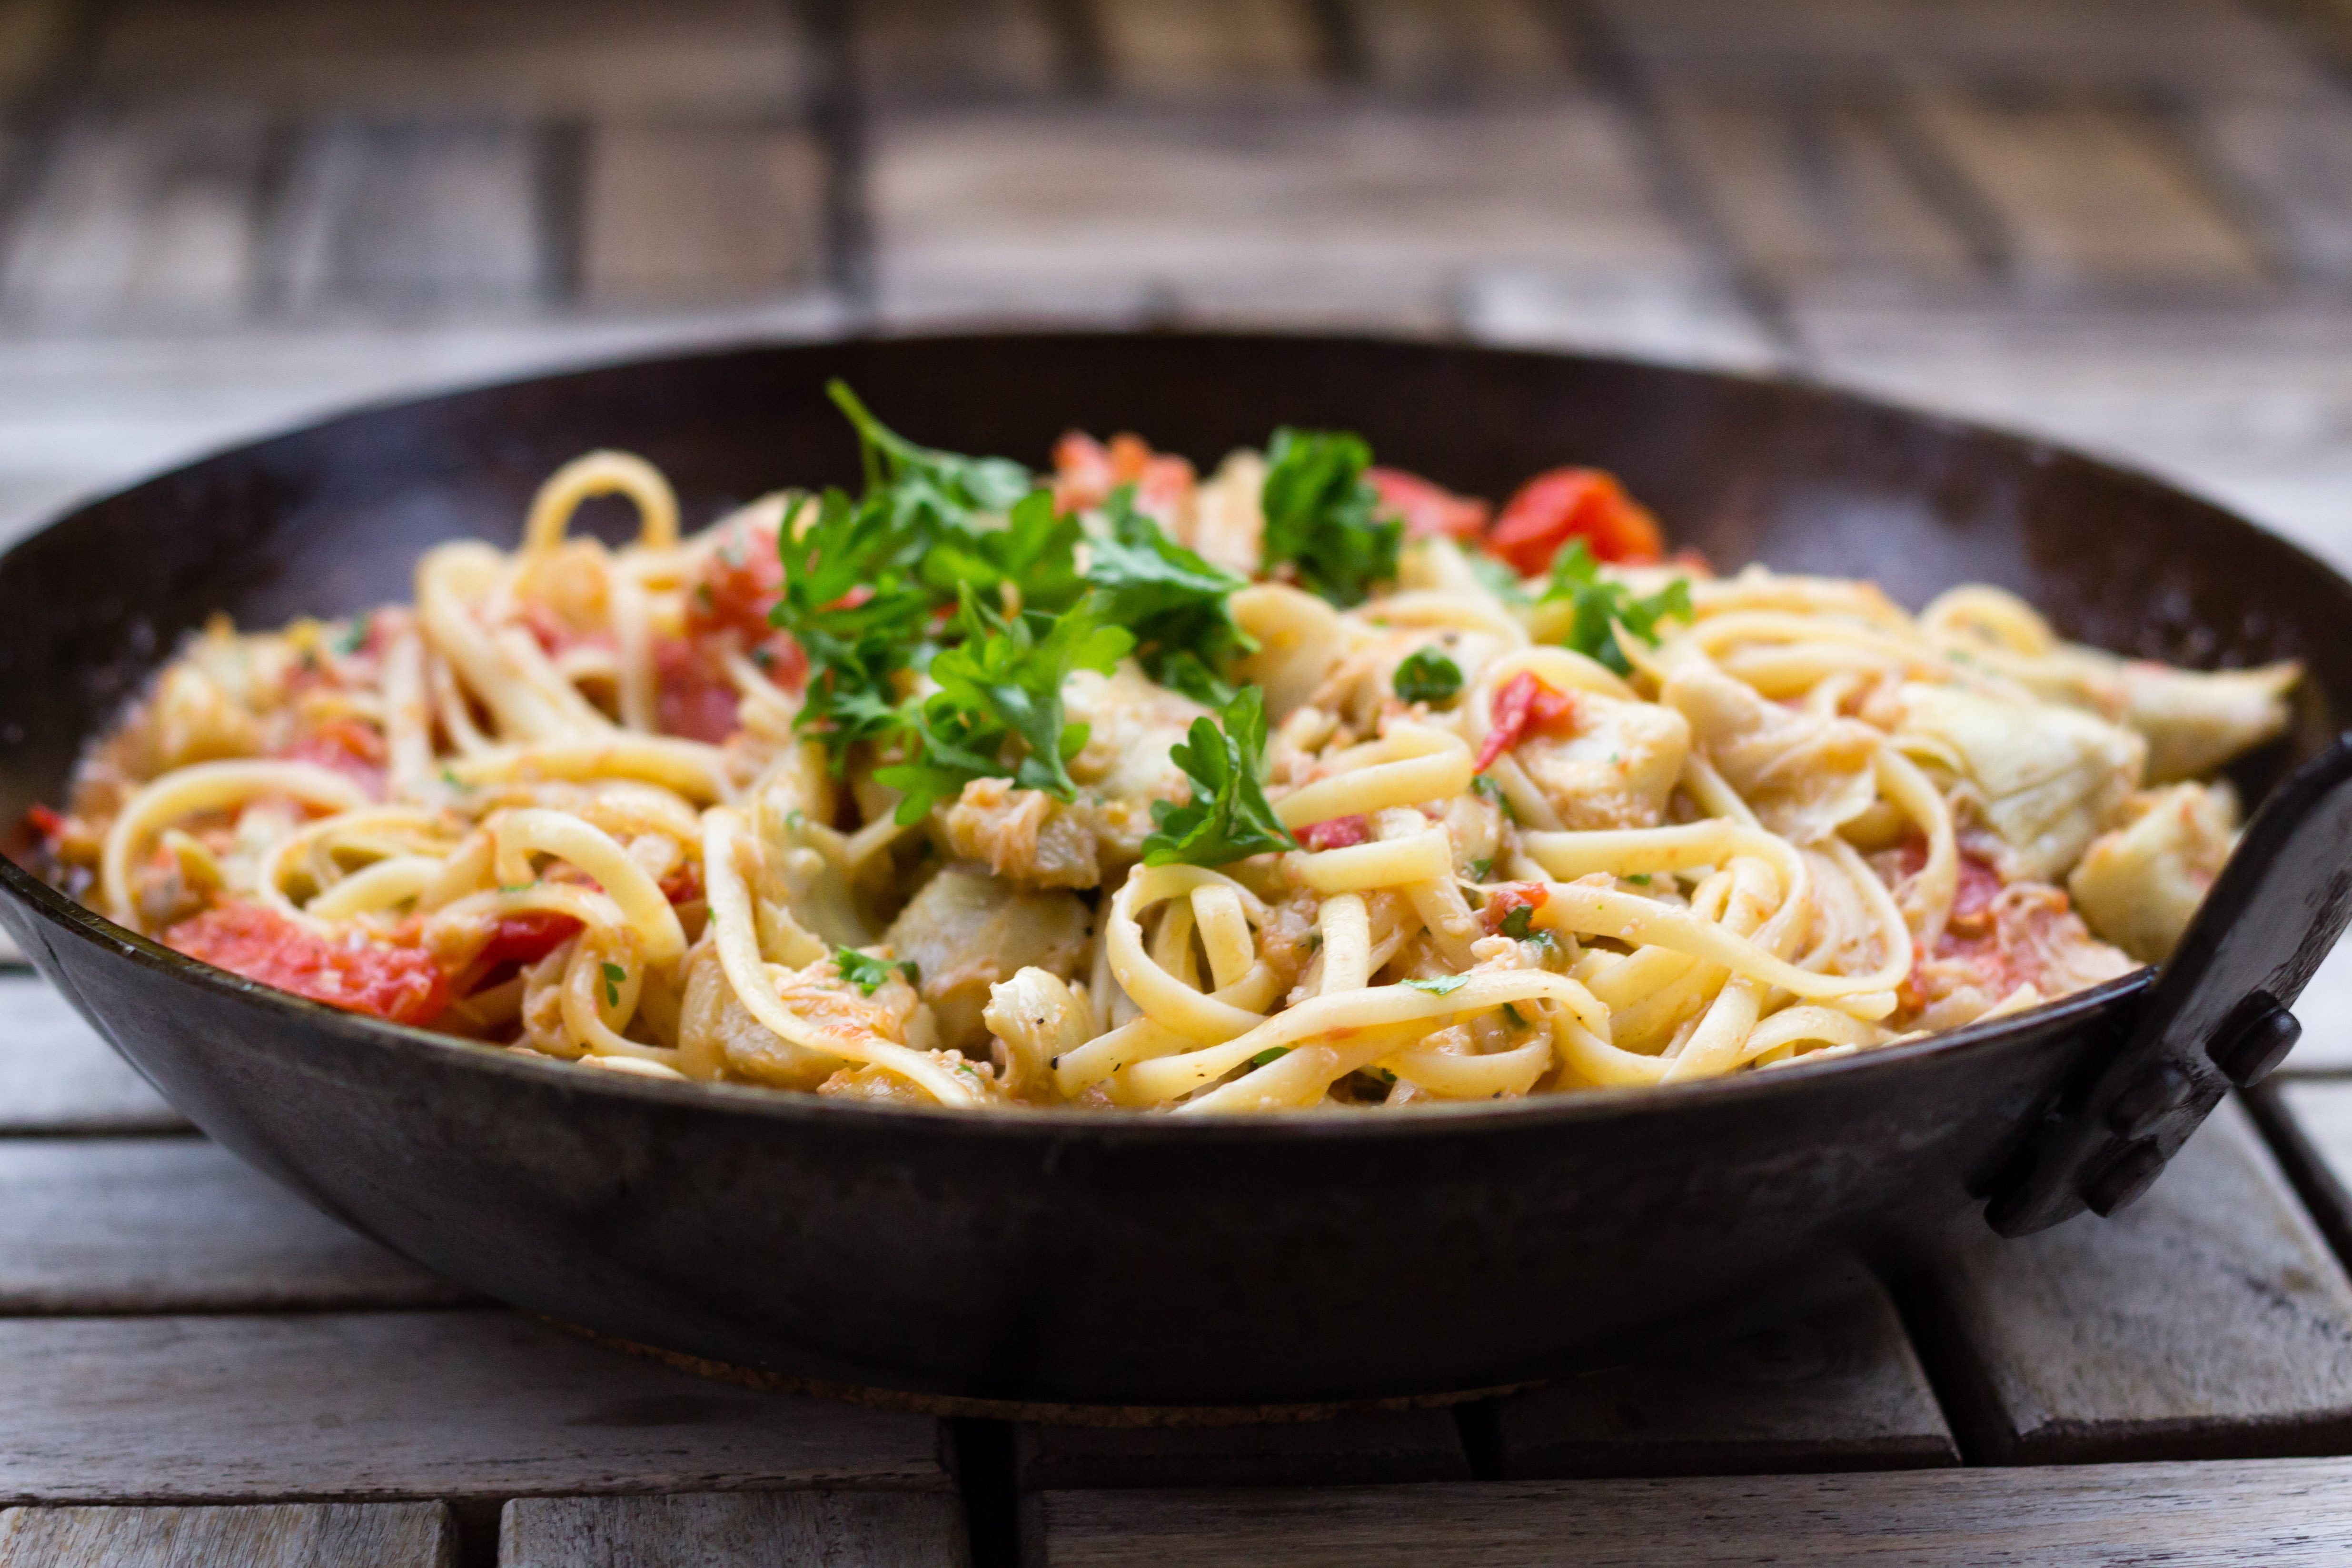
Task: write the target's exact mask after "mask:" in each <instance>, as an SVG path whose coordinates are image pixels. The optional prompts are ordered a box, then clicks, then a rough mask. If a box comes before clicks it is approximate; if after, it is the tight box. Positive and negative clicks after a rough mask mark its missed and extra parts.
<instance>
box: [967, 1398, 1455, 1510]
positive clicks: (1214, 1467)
mask: <svg viewBox="0 0 2352 1568" xmlns="http://www.w3.org/2000/svg"><path fill="white" fill-rule="evenodd" d="M1470 1475H1471V1471H1470V1459H1469V1456H1468V1455H1467V1454H1465V1452H1464V1451H1463V1447H1462V1435H1461V1432H1460V1429H1459V1428H1458V1427H1456V1426H1455V1425H1454V1413H1453V1411H1451V1410H1444V1409H1438V1410H1389V1411H1378V1412H1372V1413H1367V1414H1364V1415H1343V1416H1339V1417H1338V1418H1336V1419H1333V1420H1329V1421H1299V1422H1288V1423H1284V1424H1281V1425H1275V1426H1135V1427H1093V1426H1037V1425H1034V1424H1031V1423H1027V1422H1024V1423H1022V1424H1021V1425H1019V1426H1015V1427H1014V1428H1013V1478H1014V1482H1015V1484H1016V1485H1017V1486H1018V1487H1019V1488H1020V1489H1021V1490H1023V1491H1025V1492H1028V1491H1058V1490H1063V1489H1075V1488H1120V1487H1247V1486H1359V1485H1372V1484H1377V1483H1382V1482H1391V1481H1466V1480H1468V1479H1470Z"/></svg>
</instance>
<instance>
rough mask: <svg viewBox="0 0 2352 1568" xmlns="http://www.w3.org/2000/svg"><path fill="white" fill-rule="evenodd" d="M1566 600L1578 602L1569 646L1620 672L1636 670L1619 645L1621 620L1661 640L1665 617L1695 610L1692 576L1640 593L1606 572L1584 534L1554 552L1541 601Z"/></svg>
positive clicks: (1680, 616) (1686, 614)
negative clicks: (1604, 575)
mask: <svg viewBox="0 0 2352 1568" xmlns="http://www.w3.org/2000/svg"><path fill="white" fill-rule="evenodd" d="M1562 600H1567V601H1569V602H1570V604H1571V605H1572V606H1573V614H1572V616H1571V618H1570V622H1569V628H1568V638H1567V644H1568V646H1569V647H1571V648H1574V649H1575V650H1576V651H1577V652H1579V653H1580V654H1583V655H1585V656H1587V657H1588V658H1596V659H1599V660H1600V661H1601V663H1602V664H1605V665H1607V666H1608V667H1609V668H1611V669H1613V670H1615V671H1616V672H1617V673H1618V674H1620V675H1631V674H1633V665H1632V663H1631V662H1629V661H1628V660H1627V659H1626V658H1625V650H1624V649H1622V648H1621V647H1618V646H1617V634H1616V631H1615V626H1617V625H1622V626H1624V628H1625V629H1626V630H1627V631H1629V632H1631V633H1633V635H1634V636H1635V637H1640V638H1641V639H1642V640H1643V642H1647V643H1655V642H1656V641H1657V640H1658V635H1657V632H1658V623H1659V622H1660V621H1662V620H1668V619H1673V620H1683V621H1687V620H1689V619H1690V615H1691V598H1690V583H1689V581H1688V580H1687V579H1685V578H1682V577H1677V578H1675V580H1674V581H1673V582H1671V583H1669V584H1666V585H1665V586H1664V587H1663V588H1661V589H1659V590H1658V591H1657V592H1656V593H1654V594H1650V595H1644V596H1643V597H1640V598H1636V597H1635V596H1634V595H1633V590H1632V589H1630V588H1628V587H1626V586H1625V584H1622V583H1619V582H1615V581H1612V580H1610V579H1607V578H1603V577H1602V576H1601V564H1600V563H1599V562H1597V561H1595V560H1593V558H1592V552H1591V550H1589V549H1587V548H1586V547H1585V543H1584V541H1582V540H1581V539H1577V540H1571V541H1570V542H1569V546H1568V548H1567V549H1565V550H1563V551H1561V552H1559V554H1558V555H1556V556H1554V557H1553V558H1552V563H1551V579H1550V581H1549V583H1548V584H1546V585H1545V587H1544V594H1543V598H1542V599H1541V600H1540V601H1539V603H1541V604H1545V605H1552V604H1558V603H1559V602H1560V601H1562Z"/></svg>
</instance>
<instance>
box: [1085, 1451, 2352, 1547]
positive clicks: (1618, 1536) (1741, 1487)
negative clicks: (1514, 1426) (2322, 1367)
mask: <svg viewBox="0 0 2352 1568" xmlns="http://www.w3.org/2000/svg"><path fill="white" fill-rule="evenodd" d="M1041 1514H1042V1521H1043V1525H1044V1530H1045V1540H1044V1553H1043V1557H1044V1561H1045V1563H1047V1564H1049V1565H1050V1568H1140V1565H1142V1564H1147V1563H1148V1564H1151V1565H1152V1568H1193V1565H1196V1564H1197V1565H1198V1568H1227V1565H1229V1564H1233V1563H1265V1564H1269V1565H1276V1564H1278V1565H1280V1568H1319V1565H1321V1564H1330V1565H1331V1568H1340V1565H1342V1564H1346V1565H1349V1568H1359V1565H1361V1564H1367V1563H1412V1564H1414V1565H1415V1568H1455V1565H1457V1564H1458V1565H1461V1568H1471V1565H1474V1564H1475V1565H1478V1568H1484V1565H1486V1564H1489V1563H1575V1564H1577V1565H1578V1568H1653V1565H1654V1564H1658V1563H1674V1564H1676V1565H1677V1568H1707V1565H1720V1568H1734V1565H1737V1568H1753V1565H1754V1564H1758V1563H1806V1564H1808V1565H1809V1568H1865V1565H1867V1568H1879V1565H1881V1564H1885V1563H1916V1564H1921V1565H1925V1564H1931V1563H1932V1564H1942V1563H2065V1564H2067V1568H2126V1565H2137V1564H2146V1563H2178V1564H2183V1565H2188V1564H2206V1565H2210V1568H2224V1565H2234V1568H2252V1565H2254V1564H2257V1563H2260V1564H2264V1565H2284V1564H2300V1563H2309V1564H2321V1563H2340V1562H2342V1561H2343V1560H2344V1555H2345V1552H2346V1551H2347V1547H2352V1460H2344V1459H2273V1460H2262V1461H2254V1462H2251V1463H2241V1464H2205V1465H2086V1466H2061V1467H2056V1468H2042V1469H1952V1470H1913V1471H1894V1472H1888V1473H1885V1474H1878V1475H1860V1476H1785V1477H1782V1476H1759V1477H1722V1478H1711V1479H1688V1480H1609V1481H1528V1482H1517V1483H1488V1484H1484V1485H1473V1486H1427V1487H1350V1488H1317V1489H1312V1490H1307V1489H1296V1490H1294V1489H1281V1490H1273V1489H1257V1490H1247V1491H1198V1492H1048V1493H1046V1494H1045V1498H1044V1499H1043V1508H1042V1510H1041Z"/></svg>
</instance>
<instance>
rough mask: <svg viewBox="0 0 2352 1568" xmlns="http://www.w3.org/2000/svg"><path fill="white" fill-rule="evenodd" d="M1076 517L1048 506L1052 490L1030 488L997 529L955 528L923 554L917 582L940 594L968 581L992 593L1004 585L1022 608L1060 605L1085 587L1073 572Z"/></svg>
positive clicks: (1071, 601)
mask: <svg viewBox="0 0 2352 1568" xmlns="http://www.w3.org/2000/svg"><path fill="white" fill-rule="evenodd" d="M1077 545H1078V520H1077V518H1076V516H1075V515H1072V516H1063V515H1061V514H1059V513H1057V512H1055V510H1054V492H1053V491H1051V490H1046V489H1035V490H1031V491H1030V492H1029V493H1028V494H1027V495H1025V496H1023V497H1022V498H1021V499H1020V500H1017V501H1015V502H1014V503H1013V510H1012V512H1011V514H1010V515H1009V516H1008V517H1007V519H1006V521H1005V525H1004V526H1003V528H988V529H983V530H981V531H955V532H952V533H949V534H946V535H944V536H943V537H942V538H940V541H939V542H937V543H935V544H933V545H932V546H931V547H930V549H929V551H927V552H925V553H924V556H923V561H922V565H921V567H920V572H921V575H922V579H923V582H924V583H925V584H928V585H929V587H931V588H933V589H934V590H936V591H937V592H939V593H940V594H952V593H954V592H956V591H957V589H958V588H959V587H960V586H961V585H963V584H971V586H972V587H973V588H975V589H977V590H979V591H980V592H982V593H983V594H989V595H994V594H996V592H997V591H998V590H999V589H1000V588H1002V587H1003V586H1005V585H1007V584H1010V585H1011V587H1012V588H1013V592H1014V593H1015V594H1017V595H1019V596H1020V603H1021V607H1022V608H1023V609H1024V610H1049V611H1050V610H1066V609H1068V608H1069V607H1070V606H1071V605H1074V604H1076V603H1077V601H1078V596H1079V595H1082V594H1084V593H1085V592H1086V591H1087V584H1086V580H1085V579H1084V578H1082V577H1080V576H1079V575H1078V563H1077Z"/></svg>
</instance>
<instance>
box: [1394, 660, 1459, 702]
mask: <svg viewBox="0 0 2352 1568" xmlns="http://www.w3.org/2000/svg"><path fill="white" fill-rule="evenodd" d="M1461 689H1462V667H1461V666H1460V665H1458V664H1456V663H1454V661H1453V660H1452V659H1450V658H1446V657H1445V656H1444V654H1442V653H1440V652H1438V651H1437V649H1436V648H1435V647H1433V646H1432V647H1418V648H1415V649H1414V650H1413V651H1412V655H1411V657H1409V658H1406V660H1405V661H1404V662H1403V663H1402V664H1400V665H1398V666H1397V672H1396V694H1397V696H1398V697H1399V698H1400V699H1402V700H1404V701H1407V702H1450V701H1452V700H1454V693H1455V692H1457V691H1460V690H1461Z"/></svg>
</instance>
